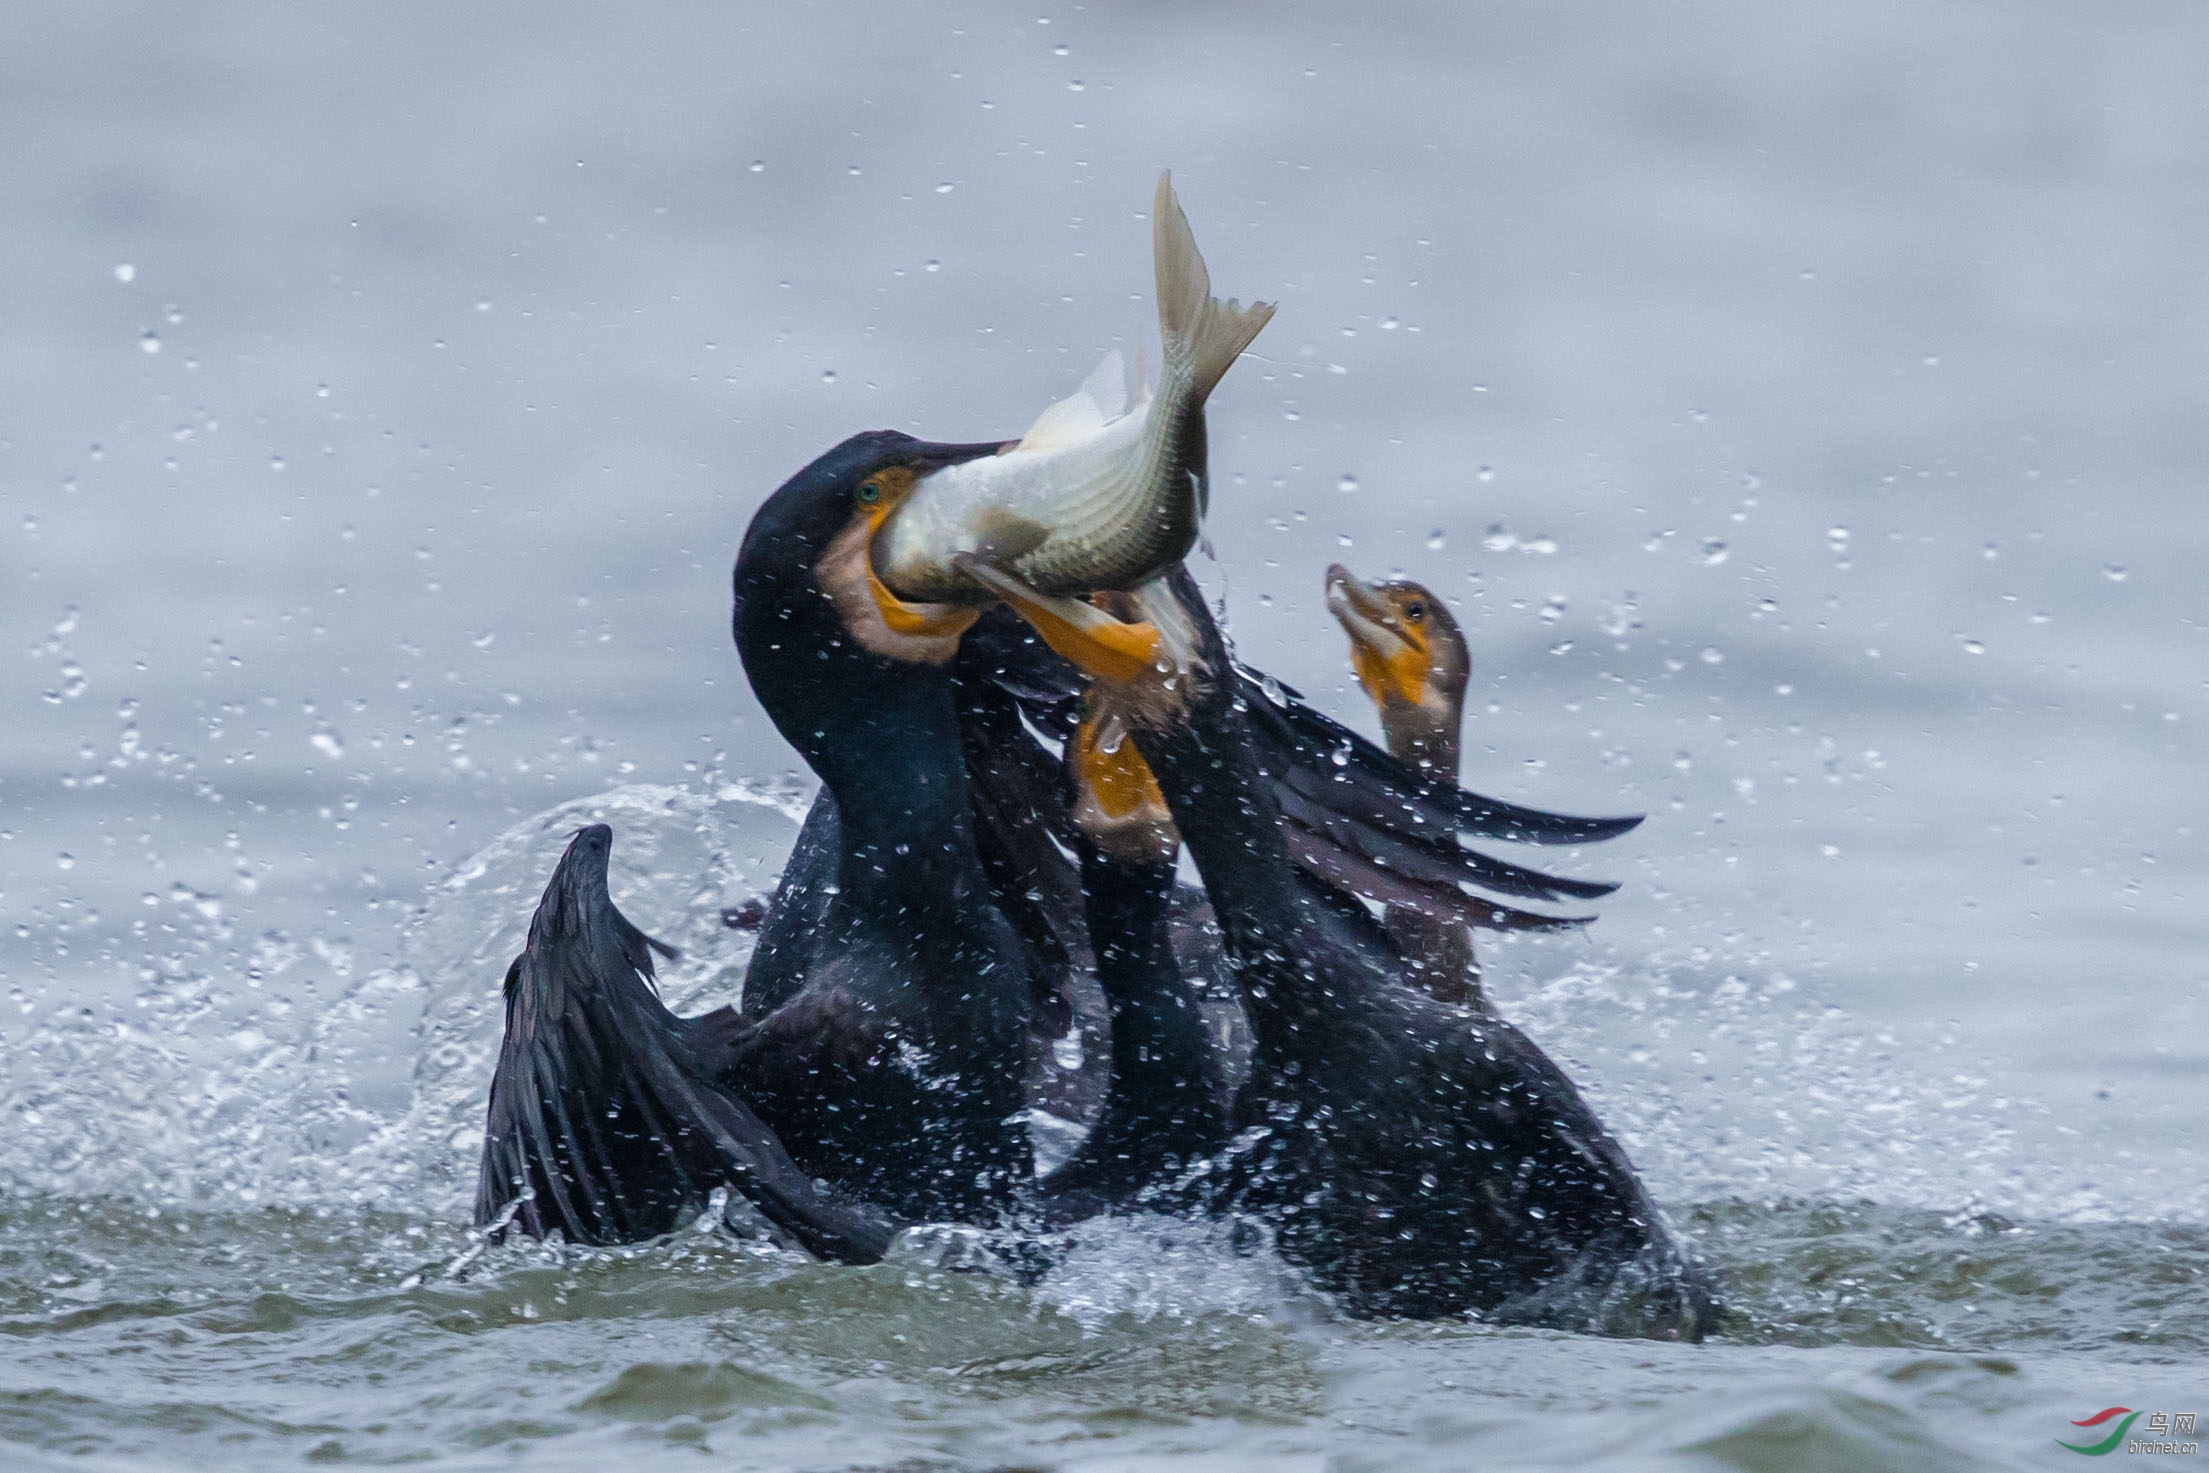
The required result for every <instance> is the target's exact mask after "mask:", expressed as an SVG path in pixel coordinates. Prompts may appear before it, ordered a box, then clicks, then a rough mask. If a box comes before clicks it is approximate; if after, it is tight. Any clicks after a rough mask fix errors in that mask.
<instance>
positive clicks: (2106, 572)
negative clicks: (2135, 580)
mask: <svg viewBox="0 0 2209 1473" xmlns="http://www.w3.org/2000/svg"><path fill="white" fill-rule="evenodd" d="M2102 576H2103V577H2104V578H2107V579H2108V580H2109V581H2110V582H2112V583H2122V582H2124V581H2125V580H2126V579H2127V578H2130V577H2131V576H2132V574H2130V573H2128V572H2126V571H2125V568H2124V565H2123V564H2122V563H2110V564H2108V565H2107V566H2106V567H2104V568H2103V569H2102Z"/></svg>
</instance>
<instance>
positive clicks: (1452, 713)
mask: <svg viewBox="0 0 2209 1473" xmlns="http://www.w3.org/2000/svg"><path fill="white" fill-rule="evenodd" d="M1459 715H1460V713H1459V711H1458V708H1457V707H1456V706H1454V705H1450V706H1447V707H1438V706H1435V705H1426V704H1422V705H1417V706H1410V705H1391V706H1384V707H1382V708H1381V732H1382V734H1383V735H1384V736H1386V737H1387V738H1388V750H1389V753H1390V754H1391V755H1392V756H1394V757H1396V758H1397V759H1398V760H1400V761H1402V762H1406V763H1408V764H1410V765H1411V766H1412V767H1413V768H1415V769H1417V770H1418V771H1419V772H1421V773H1423V774H1425V775H1426V776H1427V777H1428V778H1430V779H1432V780H1433V781H1435V782H1438V783H1449V784H1451V785H1452V786H1455V785H1456V783H1457V771H1458V760H1459V747H1458V723H1459Z"/></svg>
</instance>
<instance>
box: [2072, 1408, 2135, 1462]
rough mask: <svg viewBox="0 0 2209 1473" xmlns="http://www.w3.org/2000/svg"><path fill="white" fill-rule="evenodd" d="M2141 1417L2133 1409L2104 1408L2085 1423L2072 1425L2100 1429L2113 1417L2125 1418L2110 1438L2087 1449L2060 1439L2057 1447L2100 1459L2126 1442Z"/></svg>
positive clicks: (2088, 1446)
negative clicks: (2135, 1420)
mask: <svg viewBox="0 0 2209 1473" xmlns="http://www.w3.org/2000/svg"><path fill="white" fill-rule="evenodd" d="M2139 1415H2140V1414H2139V1413H2138V1412H2136V1411H2134V1410H2133V1409H2132V1408H2131V1407H2103V1408H2102V1409H2101V1410H2100V1411H2098V1412H2096V1413H2095V1414H2094V1415H2093V1416H2091V1417H2088V1418H2087V1419H2086V1420H2085V1421H2083V1422H2073V1423H2072V1424H2071V1425H2072V1426H2074V1427H2099V1426H2101V1425H2102V1423H2104V1422H2106V1421H2108V1420H2109V1419H2110V1418H2111V1417H2123V1418H2124V1420H2123V1421H2122V1422H2119V1423H2118V1424H2117V1425H2116V1427H2114V1428H2113V1429H2111V1431H2110V1434H2109V1436H2107V1437H2105V1438H2103V1439H2102V1440H2101V1441H2100V1442H2095V1443H2089V1444H2088V1445H2087V1446H2085V1447H2080V1446H2079V1445H2078V1444H2077V1443H2075V1442H2065V1441H2064V1440H2063V1439H2062V1438H2060V1437H2059V1438H2057V1439H2056V1446H2058V1447H2067V1448H2069V1449H2071V1451H2073V1452H2075V1453H2085V1454H2086V1455H2087V1456H2088V1457H2090V1458H2098V1457H2100V1456H2102V1455H2103V1454H2104V1453H2113V1452H2115V1451H2117V1444H2118V1443H2120V1442H2123V1441H2124V1440H2125V1434H2126V1433H2127V1432H2130V1431H2131V1430H2132V1424H2133V1421H2134V1419H2135V1418H2137V1417H2138V1416H2139Z"/></svg>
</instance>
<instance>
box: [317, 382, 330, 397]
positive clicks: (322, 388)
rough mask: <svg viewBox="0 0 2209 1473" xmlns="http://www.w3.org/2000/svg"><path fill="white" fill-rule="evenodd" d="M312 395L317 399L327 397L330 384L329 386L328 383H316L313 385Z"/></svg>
mask: <svg viewBox="0 0 2209 1473" xmlns="http://www.w3.org/2000/svg"><path fill="white" fill-rule="evenodd" d="M314 396H315V397H316V398H317V399H327V398H329V397H330V386H329V385H328V384H316V385H315V386H314Z"/></svg>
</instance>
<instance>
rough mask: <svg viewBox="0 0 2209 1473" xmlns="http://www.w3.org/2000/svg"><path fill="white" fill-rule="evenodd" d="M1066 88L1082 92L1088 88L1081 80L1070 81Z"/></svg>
mask: <svg viewBox="0 0 2209 1473" xmlns="http://www.w3.org/2000/svg"><path fill="white" fill-rule="evenodd" d="M1066 90H1067V91H1069V92H1081V91H1084V90H1086V87H1085V84H1083V83H1081V82H1068V83H1067V84H1066Z"/></svg>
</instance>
